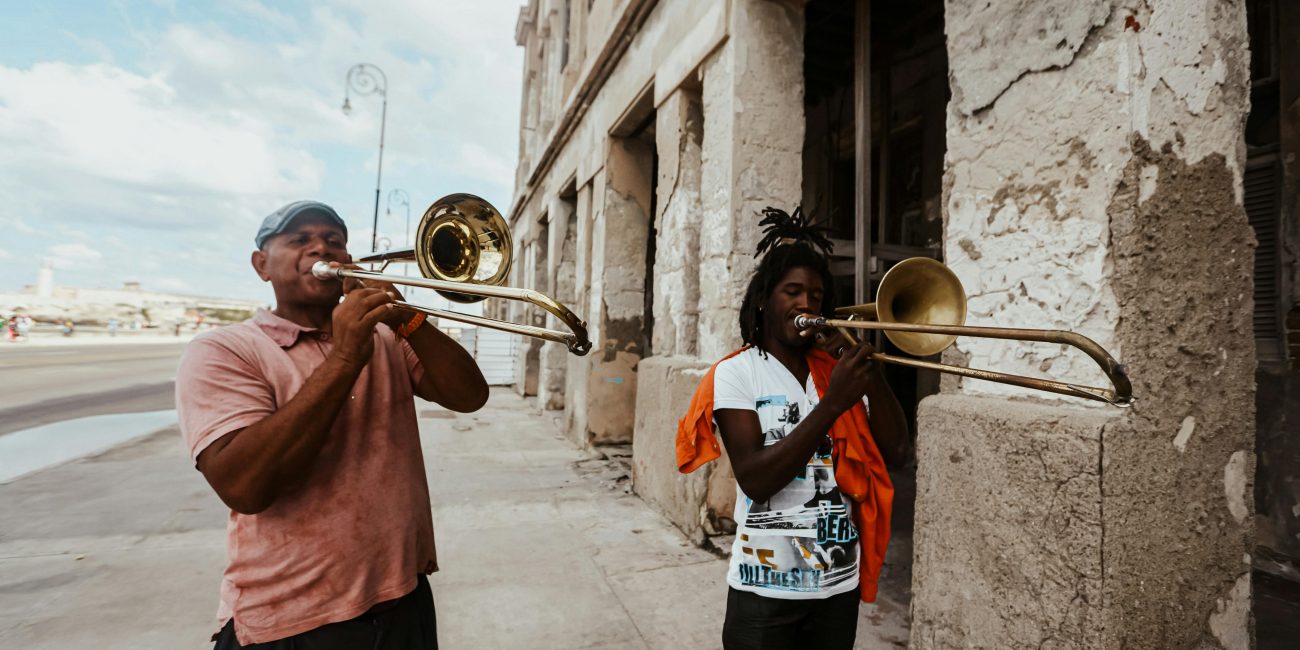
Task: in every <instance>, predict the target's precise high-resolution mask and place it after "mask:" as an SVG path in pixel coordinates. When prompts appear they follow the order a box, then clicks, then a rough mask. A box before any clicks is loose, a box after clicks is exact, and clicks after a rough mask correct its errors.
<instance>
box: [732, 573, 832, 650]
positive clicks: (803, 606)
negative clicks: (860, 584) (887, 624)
mask: <svg viewBox="0 0 1300 650" xmlns="http://www.w3.org/2000/svg"><path fill="white" fill-rule="evenodd" d="M857 635H858V590H857V589H852V590H850V591H847V592H845V593H842V594H837V595H834V596H831V597H830V598H821V599H814V600H781V599H779V598H766V597H764V596H759V595H757V594H752V593H749V592H747V591H737V590H735V589H731V588H728V589H727V620H726V622H725V623H723V624H722V647H724V648H726V650H784V649H785V648H792V649H793V648H818V649H822V648H828V649H829V648H845V649H851V648H853V639H854V637H856V636H857Z"/></svg>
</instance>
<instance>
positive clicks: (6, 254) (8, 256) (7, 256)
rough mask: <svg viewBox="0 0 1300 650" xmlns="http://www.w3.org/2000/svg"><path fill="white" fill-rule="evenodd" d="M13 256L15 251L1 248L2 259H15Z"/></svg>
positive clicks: (0, 256) (0, 258)
mask: <svg viewBox="0 0 1300 650" xmlns="http://www.w3.org/2000/svg"><path fill="white" fill-rule="evenodd" d="M13 258H14V254H13V253H10V252H9V251H7V250H5V249H3V248H0V260H11V259H13Z"/></svg>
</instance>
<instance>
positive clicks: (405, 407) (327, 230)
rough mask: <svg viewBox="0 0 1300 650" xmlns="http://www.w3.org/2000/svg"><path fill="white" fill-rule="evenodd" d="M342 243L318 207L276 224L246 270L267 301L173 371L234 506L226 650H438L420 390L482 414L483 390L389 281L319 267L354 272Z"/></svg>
mask: <svg viewBox="0 0 1300 650" xmlns="http://www.w3.org/2000/svg"><path fill="white" fill-rule="evenodd" d="M347 235H348V231H347V226H346V225H344V223H343V220H342V219H340V218H339V216H338V214H337V213H335V211H334V210H333V209H332V208H330V207H329V206H327V205H325V204H322V203H317V202H314V201H299V202H297V203H292V204H289V205H287V206H285V207H283V208H281V209H280V210H278V211H276V212H275V213H274V214H272V215H270V216H268V217H267V218H266V219H265V220H264V221H263V222H262V226H261V228H260V229H259V230H258V232H257V237H256V238H255V242H256V244H257V250H256V251H254V252H253V254H252V265H253V270H254V271H256V272H257V274H258V276H259V277H261V278H262V280H263V281H267V282H270V283H271V288H272V289H273V290H274V292H275V302H276V304H275V308H274V309H272V310H270V311H267V310H259V311H258V312H257V313H256V314H255V315H254V316H253V318H251V319H249V320H247V321H244V322H242V323H239V324H236V325H232V326H229V327H223V328H218V329H213V330H208V331H206V332H204V333H202V334H200V335H199V336H197V337H196V338H195V339H194V341H193V342H192V343H190V344H189V346H188V347H187V348H186V350H185V354H184V356H183V357H182V359H181V364H180V368H179V369H178V370H177V373H176V407H177V411H178V414H179V419H180V427H181V431H182V433H183V434H184V436H185V440H186V442H187V444H188V445H189V449H190V453H191V455H192V457H193V458H194V460H195V462H196V464H197V466H198V469H199V471H200V472H202V473H203V476H204V478H206V479H207V481H208V483H209V484H210V485H211V486H212V488H213V490H214V491H215V492H216V493H217V495H218V496H219V497H221V500H222V501H224V502H225V503H226V505H228V506H230V509H231V510H232V512H231V515H230V522H229V525H228V527H227V531H228V532H227V543H226V551H227V557H228V558H229V564H228V566H227V567H226V570H225V577H224V578H223V580H222V581H221V599H220V600H221V605H220V607H219V609H218V613H217V616H218V620H219V625H220V626H221V628H220V631H219V632H218V633H217V634H216V635H214V637H213V640H214V641H215V642H216V646H215V647H216V648H217V649H227V648H241V647H245V646H248V645H252V644H258V645H256V647H258V648H286V649H287V648H401V649H406V648H412V649H414V648H420V649H423V648H437V647H438V641H437V629H436V619H435V616H434V604H433V594H432V591H431V590H430V588H429V583H428V580H427V579H426V577H425V576H426V574H429V573H432V572H433V571H436V570H437V568H438V562H437V555H436V553H435V551H434V543H433V521H432V513H431V511H430V505H429V488H428V484H427V481H426V478H425V468H424V460H423V455H422V453H421V449H420V437H419V430H418V428H417V426H416V413H415V401H414V399H413V398H414V397H415V396H419V397H421V398H423V399H425V400H429V401H432V402H437V403H439V404H441V405H443V406H445V407H447V408H449V409H451V410H454V411H460V412H470V411H476V410H478V409H479V408H481V407H482V406H483V404H484V402H485V401H486V400H487V395H488V388H487V383H486V382H485V381H484V379H483V374H482V373H481V372H479V369H478V366H476V365H475V363H474V359H473V358H472V357H471V356H470V355H469V354H468V353H467V352H465V350H464V349H462V348H461V347H460V346H459V345H457V344H456V343H455V342H454V341H452V340H451V339H450V338H448V337H447V336H446V335H445V334H443V333H442V332H440V331H439V330H438V329H437V328H435V327H433V326H432V325H430V324H428V323H425V322H424V320H425V317H424V314H420V313H416V314H412V313H410V312H407V311H405V310H403V309H401V308H398V307H397V306H396V305H394V304H393V301H394V300H395V299H397V298H398V296H399V294H398V292H397V290H396V289H394V288H393V287H392V286H391V285H388V284H385V283H378V282H374V283H369V284H368V285H366V286H362V285H361V284H360V283H359V282H357V281H356V280H348V281H345V282H342V283H340V282H339V281H338V280H320V279H317V278H316V277H315V276H313V275H312V273H311V267H312V265H313V264H314V263H316V262H320V261H324V262H330V263H331V264H333V265H336V266H337V265H346V266H350V262H351V260H352V258H351V256H349V255H348V252H347V247H346V244H347ZM435 369H436V371H435ZM260 644H267V645H260Z"/></svg>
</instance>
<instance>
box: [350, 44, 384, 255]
mask: <svg viewBox="0 0 1300 650" xmlns="http://www.w3.org/2000/svg"><path fill="white" fill-rule="evenodd" d="M350 92H355V93H356V94H358V95H372V94H375V93H378V94H379V96H380V97H381V98H383V108H382V112H381V113H380V114H379V171H378V173H377V174H376V175H375V216H374V219H373V220H372V221H371V226H370V251H371V252H372V253H373V252H375V251H377V250H379V187H380V181H381V180H382V179H383V177H384V129H385V127H386V126H387V123H388V76H387V75H385V74H384V71H383V70H380V69H379V66H376V65H372V64H370V63H358V64H356V65H354V66H352V67H351V68H349V69H348V76H347V83H346V84H345V85H344V88H343V114H344V115H348V114H351V112H352V103H351V102H350V101H348V100H349V93H350Z"/></svg>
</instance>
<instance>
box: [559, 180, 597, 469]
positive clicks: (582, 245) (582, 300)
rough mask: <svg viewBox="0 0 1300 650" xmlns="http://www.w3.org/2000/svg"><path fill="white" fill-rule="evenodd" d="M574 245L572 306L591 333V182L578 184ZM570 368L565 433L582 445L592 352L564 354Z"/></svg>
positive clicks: (585, 434)
mask: <svg viewBox="0 0 1300 650" xmlns="http://www.w3.org/2000/svg"><path fill="white" fill-rule="evenodd" d="M574 221H575V222H576V223H575V226H576V227H575V229H574V230H575V233H574V236H575V247H574V296H573V304H572V305H571V306H570V309H572V310H573V311H574V313H576V314H578V316H579V317H580V318H582V319H583V320H585V321H587V327H588V330H589V331H588V335H589V336H590V337H591V338H592V340H593V341H595V340H598V339H596V338H595V336H596V335H595V333H594V332H592V331H591V329H592V328H593V327H594V325H593V322H592V321H594V320H595V319H594V318H591V316H590V314H592V311H591V293H592V292H591V245H592V183H587V184H585V185H583V186H581V187H579V188H578V200H577V218H576V219H575V220H574ZM565 363H566V364H568V368H567V370H566V372H565V376H564V383H565V388H564V399H565V410H564V414H565V435H566V436H568V438H569V439H570V440H571V441H573V442H574V444H576V445H578V446H579V447H584V446H586V444H587V409H588V401H587V377H588V376H589V375H590V374H591V355H590V354H588V355H587V356H583V357H579V356H574V355H572V354H570V355H567V356H566V357H565Z"/></svg>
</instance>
